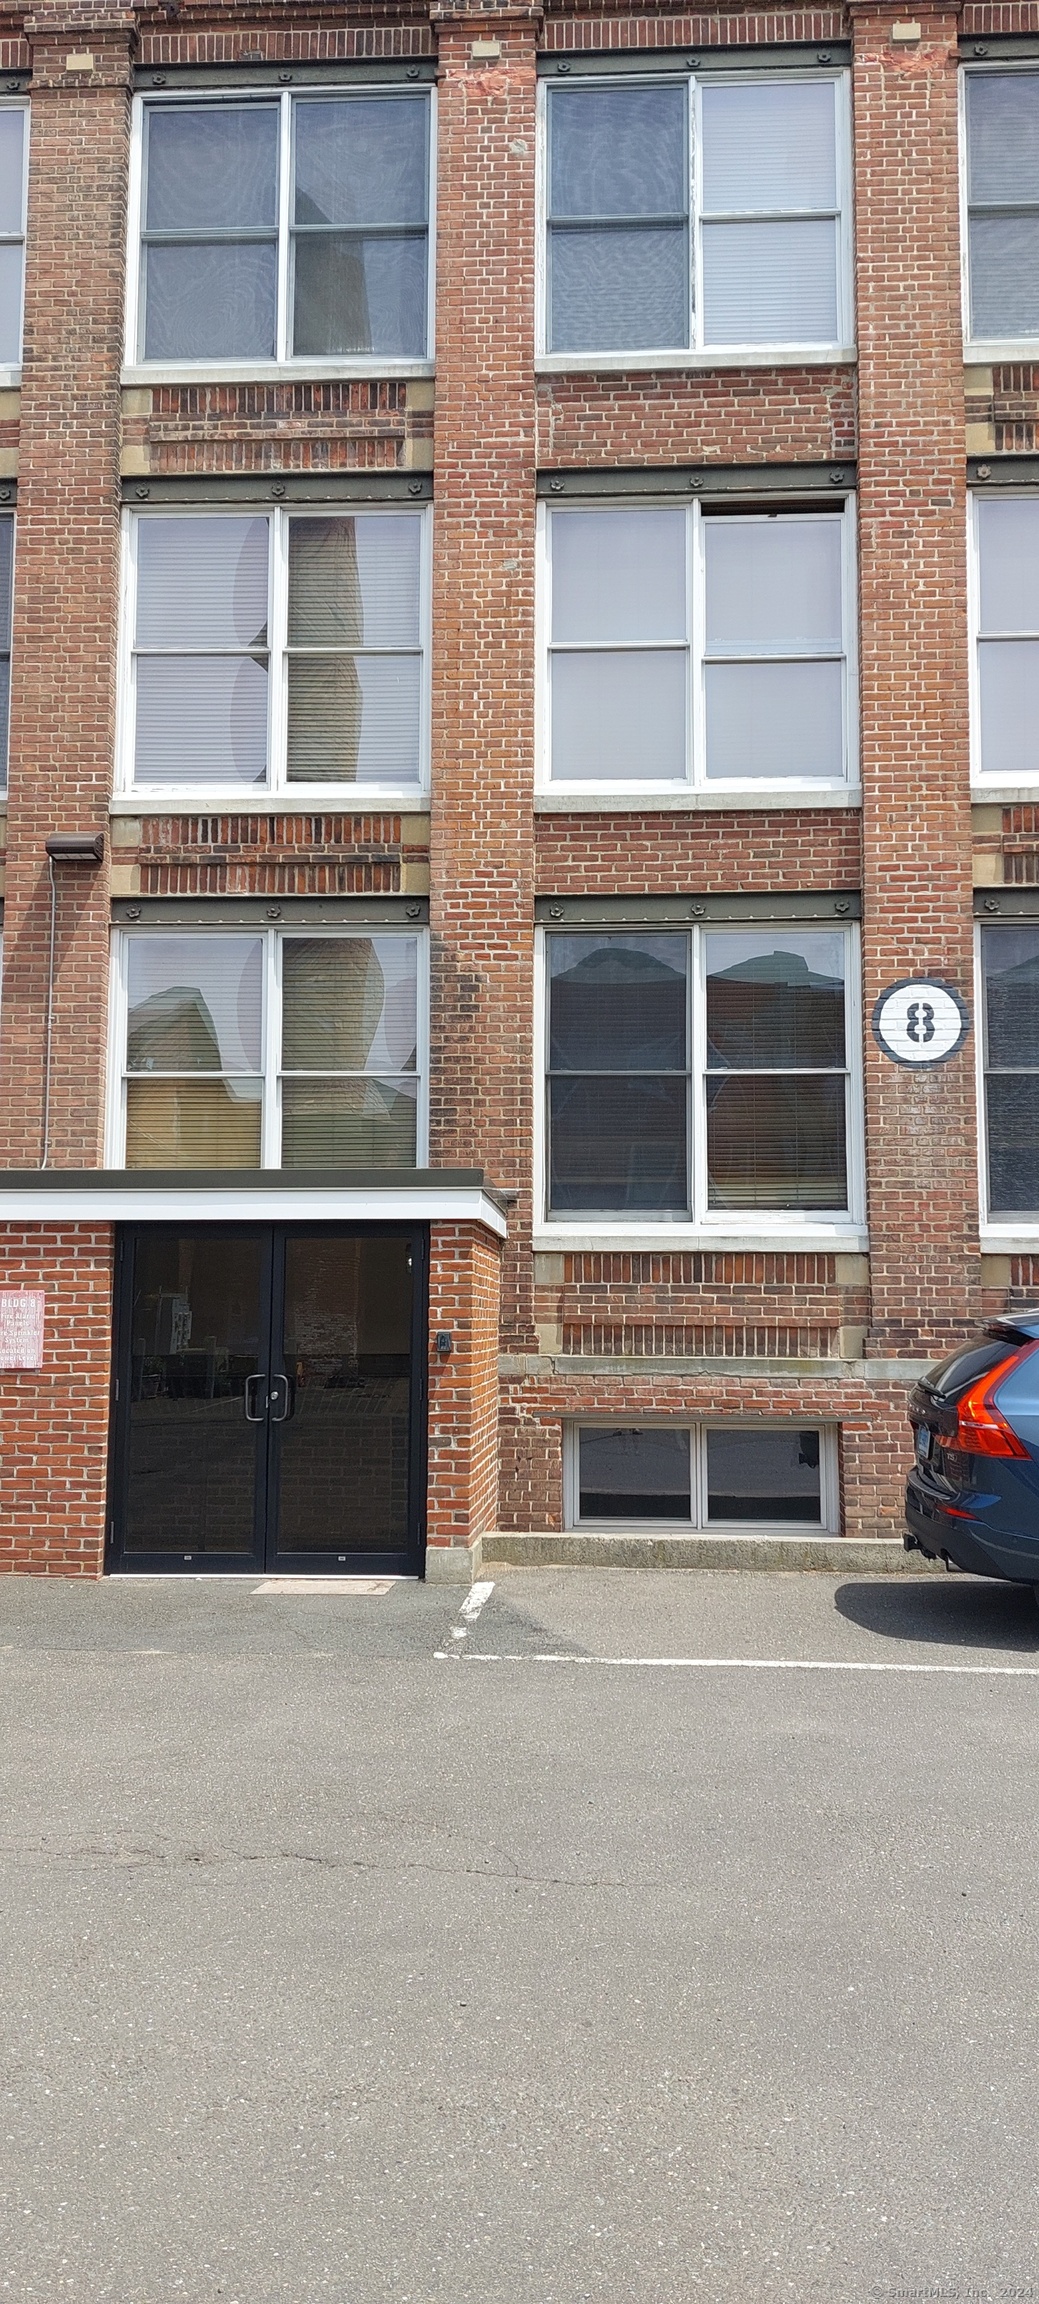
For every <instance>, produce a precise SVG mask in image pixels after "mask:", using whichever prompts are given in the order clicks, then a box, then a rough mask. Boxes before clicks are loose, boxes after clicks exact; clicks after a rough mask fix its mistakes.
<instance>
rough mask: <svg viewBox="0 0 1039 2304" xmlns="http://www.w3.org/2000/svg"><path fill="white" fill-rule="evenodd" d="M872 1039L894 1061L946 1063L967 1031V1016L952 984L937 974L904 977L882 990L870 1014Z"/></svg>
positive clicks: (903, 1062)
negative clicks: (899, 981) (944, 981)
mask: <svg viewBox="0 0 1039 2304" xmlns="http://www.w3.org/2000/svg"><path fill="white" fill-rule="evenodd" d="M872 1025H873V1038H874V1040H875V1041H876V1042H877V1045H878V1047H880V1048H882V1049H883V1051H884V1054H885V1056H890V1058H891V1061H892V1063H893V1064H913V1065H916V1064H946V1063H948V1060H949V1057H950V1056H955V1054H956V1051H957V1049H958V1048H962V1046H963V1043H964V1041H965V1039H966V1037H967V1034H968V1032H969V1030H970V1017H969V1016H968V1014H967V1010H966V1008H965V1007H964V1004H963V1001H962V1000H961V999H960V995H959V993H958V992H955V991H954V990H953V987H952V985H951V984H945V983H943V982H942V981H941V979H940V978H939V977H936V976H907V977H905V978H903V980H902V982H901V983H900V984H890V985H889V986H888V989H887V991H886V992H882V993H881V995H880V998H879V1000H878V1001H877V1003H876V1006H875V1008H874V1010H873V1016H872Z"/></svg>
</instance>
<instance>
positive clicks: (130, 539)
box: [113, 498, 433, 814]
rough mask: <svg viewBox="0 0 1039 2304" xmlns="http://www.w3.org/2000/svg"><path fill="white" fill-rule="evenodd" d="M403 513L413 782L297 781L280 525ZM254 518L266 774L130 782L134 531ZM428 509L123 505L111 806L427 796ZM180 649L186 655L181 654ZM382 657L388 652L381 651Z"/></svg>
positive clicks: (204, 806) (376, 802) (206, 806)
mask: <svg viewBox="0 0 1039 2304" xmlns="http://www.w3.org/2000/svg"><path fill="white" fill-rule="evenodd" d="M403 512H406V513H407V514H408V516H409V517H410V518H412V519H414V518H416V517H417V518H418V519H419V520H420V522H421V530H420V547H419V555H420V556H419V639H418V651H417V652H418V653H419V654H420V656H421V672H420V678H419V745H418V766H419V773H418V779H417V781H416V782H414V783H400V784H372V783H369V782H367V781H365V782H359V781H356V780H355V781H354V782H353V783H342V784H330V783H326V782H321V783H320V784H303V783H299V782H297V781H296V780H295V779H294V780H293V781H292V782H291V783H290V782H289V781H288V778H287V774H286V771H287V767H288V661H289V652H288V648H287V634H288V598H289V525H290V522H291V521H293V520H306V519H307V518H310V519H320V520H329V519H336V518H342V519H350V518H351V517H352V516H357V517H361V516H363V517H365V518H368V517H373V518H376V519H386V518H388V517H392V516H393V515H394V514H397V515H398V516H399V515H400V514H401V513H403ZM221 518H224V519H233V520H242V519H249V518H253V519H257V520H266V521H267V522H268V536H269V552H270V560H269V570H270V573H269V579H268V614H269V673H268V678H269V689H268V710H267V776H266V779H265V781H264V783H262V784H238V783H228V784H222V785H217V784H212V785H202V784H194V783H190V782H186V783H183V784H135V782H134V744H135V733H136V719H137V673H136V649H135V631H136V621H137V537H138V535H139V534H140V527H141V524H142V523H143V522H144V521H146V520H155V519H166V520H170V519H176V520H214V519H221ZM432 553H433V545H432V506H431V505H430V504H429V503H425V504H421V503H415V504H406V505H405V504H403V503H396V502H394V503H392V504H390V503H387V504H380V503H378V502H371V501H365V502H363V503H360V502H359V503H351V502H349V501H348V500H346V499H343V498H338V499H335V500H334V501H329V502H327V503H325V504H321V505H318V504H314V503H306V504H302V503H301V504H293V503H287V504H263V503H258V504H247V503H245V502H242V503H241V504H228V503H210V504H191V505H187V504H172V503H171V504H161V503H156V504H153V505H150V506H149V507H148V509H147V510H144V509H141V510H137V509H136V508H134V509H127V510H126V511H125V512H124V514H123V576H122V612H121V616H120V638H119V711H118V725H117V738H116V773H115V787H114V796H113V808H114V810H116V812H118V811H119V810H120V809H122V810H123V811H125V810H126V808H127V806H128V804H129V803H131V802H132V803H133V806H134V807H135V808H136V809H137V811H138V813H139V811H140V808H141V807H142V806H147V805H149V804H150V803H152V802H154V803H155V805H157V806H159V807H161V806H163V805H164V804H166V805H168V804H169V803H170V802H171V801H172V800H176V801H177V802H178V803H182V804H184V805H190V806H191V807H192V809H194V808H196V807H197V808H201V810H202V812H203V814H205V813H206V812H207V811H208V810H210V809H213V810H216V809H220V810H227V809H233V810H234V811H235V813H236V814H240V813H241V811H242V810H243V809H245V810H247V811H253V812H256V813H259V814H262V813H263V810H264V808H270V807H272V806H277V807H278V808H284V807H286V806H287V805H288V806H292V807H295V806H299V807H300V808H304V809H312V808H315V807H321V808H322V809H324V810H327V809H329V808H330V807H335V808H338V809H342V808H344V807H346V808H352V809H355V810H357V809H360V810H362V811H364V810H367V809H370V808H376V809H378V808H382V807H384V806H390V805H392V806H393V807H394V808H407V807H409V806H410V807H411V808H412V809H415V808H419V809H421V807H422V806H423V803H424V802H425V801H426V799H427V797H428V793H429V762H430V725H431V656H432V649H431V645H430V627H431V590H432ZM187 653H190V651H187ZM388 653H389V651H388Z"/></svg>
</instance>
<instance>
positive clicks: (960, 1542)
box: [905, 1480, 1039, 1584]
mask: <svg viewBox="0 0 1039 2304" xmlns="http://www.w3.org/2000/svg"><path fill="white" fill-rule="evenodd" d="M905 1511H906V1527H907V1529H908V1537H907V1542H908V1543H910V1544H911V1545H912V1546H913V1547H915V1549H916V1550H918V1551H920V1552H923V1553H926V1555H927V1557H928V1558H929V1559H931V1560H948V1561H949V1562H951V1564H952V1565H953V1566H954V1567H956V1568H963V1569H965V1570H966V1571H967V1572H968V1574H970V1575H971V1576H1002V1577H1005V1578H1006V1579H1007V1580H1008V1581H1009V1582H1010V1583H1015V1584H1039V1529H1037V1530H1036V1531H1035V1533H1034V1534H1033V1533H1031V1532H1029V1531H1026V1530H1024V1529H1021V1530H1017V1529H1010V1530H1008V1529H1004V1528H993V1527H991V1526H990V1525H989V1523H988V1522H987V1521H986V1520H984V1519H983V1518H981V1517H980V1516H979V1517H977V1518H975V1517H974V1516H973V1515H967V1514H965V1513H964V1514H960V1513H959V1512H955V1513H954V1512H950V1511H949V1510H948V1509H947V1507H946V1506H945V1504H944V1503H943V1501H942V1499H941V1498H940V1497H938V1498H935V1497H933V1496H931V1495H930V1494H929V1492H928V1490H927V1489H926V1488H925V1487H924V1486H923V1484H922V1482H919V1481H917V1480H910V1481H909V1482H908V1483H907V1486H906V1505H905Z"/></svg>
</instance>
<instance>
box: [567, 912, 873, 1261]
mask: <svg viewBox="0 0 1039 2304" xmlns="http://www.w3.org/2000/svg"><path fill="white" fill-rule="evenodd" d="M720 932H724V931H720V930H718V929H715V930H712V929H709V928H691V929H688V930H681V929H674V928H670V927H669V928H667V929H666V930H665V929H662V930H660V931H659V933H660V934H661V935H667V936H668V937H672V936H683V937H684V938H685V940H686V946H687V978H686V984H687V991H686V1007H687V1022H686V1032H687V1040H686V1046H687V1061H686V1065H685V1067H684V1068H682V1067H679V1066H677V1065H675V1064H672V1065H670V1066H667V1065H664V1064H660V1063H657V1062H653V1063H652V1064H647V1065H646V1067H645V1069H644V1070H639V1071H635V1070H623V1071H622V1070H619V1069H616V1068H615V1069H614V1070H612V1071H611V1070H609V1069H608V1068H607V1067H606V1066H605V1065H603V1066H598V1065H592V1064H588V1065H583V1066H580V1067H578V1066H576V1065H563V1064H560V1063H553V1061H552V984H553V979H552V973H551V965H550V961H551V950H550V947H551V940H552V937H553V935H557V936H562V935H565V936H566V937H567V940H568V941H576V940H577V939H578V937H580V936H582V935H583V936H586V937H587V938H588V940H589V945H591V942H592V940H593V939H594V937H595V936H596V934H597V933H598V934H600V935H605V934H609V933H613V934H616V935H617V936H624V935H629V936H631V937H633V938H637V937H639V936H646V935H653V934H654V933H656V932H655V931H653V930H648V929H644V930H639V929H636V928H631V929H625V928H623V927H622V926H620V925H618V926H617V928H616V929H615V930H613V931H609V930H601V931H596V930H594V929H586V930H577V929H574V930H569V931H563V930H556V931H553V930H549V931H547V932H546V934H545V947H546V965H545V970H544V980H545V991H544V1055H543V1065H544V1078H545V1095H544V1119H543V1146H544V1178H545V1183H544V1210H545V1218H546V1221H548V1222H549V1223H550V1224H552V1225H553V1226H561V1225H580V1226H581V1227H582V1228H584V1227H586V1226H588V1225H595V1226H599V1225H601V1226H603V1227H604V1228H608V1229H609V1230H611V1231H616V1230H624V1229H627V1228H628V1227H630V1226H631V1225H632V1224H635V1225H639V1226H641V1225H644V1224H647V1223H649V1224H652V1223H660V1224H662V1225H666V1226H674V1225H676V1224H683V1223H684V1224H686V1225H689V1226H694V1225H695V1226H704V1225H706V1226H708V1227H710V1226H713V1227H714V1228H716V1229H717V1228H720V1227H721V1225H722V1224H723V1223H724V1226H725V1229H726V1230H728V1229H730V1228H734V1229H754V1228H755V1226H756V1225H757V1224H758V1223H759V1222H760V1221H761V1220H762V1219H763V1220H764V1221H765V1223H766V1224H770V1223H772V1222H774V1220H775V1219H777V1218H779V1217H786V1218H788V1219H790V1220H791V1221H795V1222H796V1221H800V1220H803V1219H805V1218H807V1217H814V1218H816V1219H818V1220H820V1221H822V1222H825V1223H840V1222H848V1221H853V1220H854V1219H855V1218H856V1216H857V1213H858V1208H859V1202H860V1198H861V1174H860V1147H859V1130H860V1096H861V1083H860V1080H859V1075H858V1072H857V1070H856V1068H855V1067H856V1061H857V1058H856V1051H857V1049H858V1038H857V1012H858V984H857V975H856V969H857V964H858V959H857V955H858V947H857V938H856V937H855V934H854V932H853V931H851V930H849V929H847V928H840V929H838V928H836V927H834V928H833V929H817V930H815V931H814V932H813V931H812V930H811V929H809V928H808V927H806V926H802V925H801V924H799V923H794V922H791V923H790V939H791V942H792V943H795V944H797V945H800V944H801V943H802V942H803V941H804V940H806V939H808V938H811V937H812V936H813V934H814V936H815V937H817V938H818V939H819V941H820V944H821V941H822V938H823V937H826V938H827V939H834V938H839V940H840V944H841V950H842V965H843V986H844V1000H843V1027H844V1061H843V1063H838V1062H826V1063H821V1064H818V1065H809V1064H791V1063H775V1064H770V1065H769V1066H768V1067H767V1068H766V1067H764V1066H759V1067H752V1066H750V1065H740V1066H732V1067H728V1066H727V1067H725V1068H721V1067H719V1066H718V1065H716V1064H715V1063H714V1062H712V1059H711V1054H710V1051H709V1048H708V1045H707V967H708V961H709V958H710V952H711V943H710V939H711V936H712V934H715V935H716V934H718V933H720ZM739 933H740V934H741V935H746V936H748V937H751V936H758V935H760V936H762V937H768V938H771V940H772V941H773V943H774V944H775V945H776V946H777V947H778V948H781V947H782V942H783V929H782V926H777V927H776V928H774V929H764V928H757V927H755V926H754V925H753V924H751V923H747V924H746V926H745V927H741V928H740V930H739ZM583 1080H588V1081H589V1082H594V1081H604V1082H605V1081H609V1082H614V1083H616V1084H617V1086H618V1088H626V1087H629V1086H630V1087H632V1088H637V1087H638V1085H639V1083H644V1084H646V1086H647V1087H648V1088H650V1089H652V1088H653V1087H654V1084H656V1083H665V1082H672V1083H674V1084H675V1085H676V1087H677V1086H679V1084H680V1085H681V1092H682V1093H683V1094H684V1098H685V1115H686V1118H685V1159H686V1177H687V1186H686V1198H685V1204H684V1206H681V1205H679V1203H678V1201H677V1200H674V1201H672V1202H671V1203H670V1204H666V1203H665V1204H658V1205H657V1206H654V1205H652V1203H651V1202H650V1203H647V1202H646V1201H645V1200H644V1201H642V1202H639V1201H635V1202H633V1203H632V1204H630V1205H623V1204H622V1205H619V1206H617V1207H603V1206H595V1205H591V1206H589V1205H588V1204H587V1203H585V1204H583V1205H582V1204H581V1203H580V1202H578V1201H576V1200H575V1201H574V1202H573V1203H572V1204H570V1205H567V1204H566V1202H565V1201H563V1202H562V1203H561V1204H558V1205H556V1204H554V1202H553V1178H554V1176H555V1175H556V1173H557V1146H556V1144H555V1143H554V1141H553V1128H554V1125H555V1120H556V1115H555V1112H554V1108H553V1107H554V1103H556V1104H558V1101H559V1090H558V1084H565V1083H567V1082H571V1083H580V1082H581V1081H583ZM741 1080H742V1081H745V1082H750V1083H751V1084H752V1085H753V1084H756V1085H757V1086H759V1087H764V1086H766V1085H767V1084H768V1083H769V1082H783V1081H798V1080H804V1081H807V1082H809V1083H818V1084H820V1086H821V1085H822V1084H825V1083H834V1084H835V1085H836V1084H839V1089H840V1090H842V1093H840V1092H838V1093H835V1092H834V1090H833V1089H831V1090H830V1092H829V1095H828V1097H827V1095H826V1094H825V1092H824V1095H823V1103H824V1104H825V1103H826V1102H829V1104H830V1107H831V1112H832V1114H833V1125H834V1126H835V1127H836V1129H837V1131H838V1135H837V1139H836V1148H837V1173H838V1175H839V1177H843V1181H844V1184H845V1196H844V1200H843V1203H839V1204H835V1203H834V1201H833V1200H832V1199H830V1200H825V1199H815V1200H813V1199H812V1198H811V1197H809V1195H808V1193H807V1192H804V1193H801V1192H798V1193H797V1194H796V1195H795V1196H793V1197H791V1196H789V1195H788V1196H787V1197H786V1198H782V1197H777V1198H775V1199H767V1198H764V1197H754V1196H751V1197H746V1196H744V1197H739V1196H735V1197H733V1196H731V1195H730V1197H729V1198H728V1199H724V1200H723V1199H721V1198H720V1197H719V1193H718V1188H717V1185H716V1181H715V1178H714V1177H713V1176H712V1174H711V1171H710V1166H709V1154H708V1139H709V1131H710V1102H711V1097H712V1091H713V1093H714V1095H715V1096H716V1095H717V1092H718V1089H719V1087H720V1086H721V1085H722V1084H723V1083H724V1082H726V1081H729V1082H738V1081H741ZM795 1102H796V1092H795ZM675 1108H676V1102H675V1099H674V1097H672V1109H675ZM593 1117H594V1115H593ZM814 1133H815V1129H814V1123H813V1127H812V1129H810V1130H809V1131H808V1134H807V1140H808V1141H809V1142H812V1141H814ZM634 1140H635V1139H634V1138H633V1141H634ZM593 1141H594V1138H593ZM649 1173H650V1174H652V1165H651V1164H650V1166H649Z"/></svg>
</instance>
